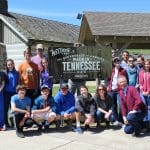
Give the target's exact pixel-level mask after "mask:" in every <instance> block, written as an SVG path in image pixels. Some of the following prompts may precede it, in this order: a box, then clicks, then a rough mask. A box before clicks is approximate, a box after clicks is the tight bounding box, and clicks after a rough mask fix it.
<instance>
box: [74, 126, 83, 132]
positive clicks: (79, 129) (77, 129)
mask: <svg viewBox="0 0 150 150" xmlns="http://www.w3.org/2000/svg"><path fill="white" fill-rule="evenodd" d="M74 131H75V132H76V133H79V134H82V133H83V130H82V129H81V127H77V128H76V129H74Z"/></svg>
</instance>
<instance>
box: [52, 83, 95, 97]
mask: <svg viewBox="0 0 150 150" xmlns="http://www.w3.org/2000/svg"><path fill="white" fill-rule="evenodd" d="M87 87H88V89H89V93H95V91H96V86H93V85H92V86H87ZM58 90H59V85H58V86H54V87H53V93H52V95H53V96H55V95H56V93H57V92H58Z"/></svg>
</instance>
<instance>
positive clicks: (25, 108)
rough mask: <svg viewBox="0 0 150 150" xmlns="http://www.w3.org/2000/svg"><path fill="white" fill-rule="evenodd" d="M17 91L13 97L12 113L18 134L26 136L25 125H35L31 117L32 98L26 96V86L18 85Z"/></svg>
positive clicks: (21, 136) (22, 136)
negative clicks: (24, 132)
mask: <svg viewBox="0 0 150 150" xmlns="http://www.w3.org/2000/svg"><path fill="white" fill-rule="evenodd" d="M16 91H17V93H18V94H16V95H14V96H12V97H11V113H12V115H13V117H14V124H15V126H16V134H17V136H18V137H20V138H24V134H23V127H24V126H27V127H29V126H32V125H33V120H32V119H31V118H30V108H31V99H30V98H29V97H27V96H25V94H26V87H25V86H23V85H18V86H17V87H16Z"/></svg>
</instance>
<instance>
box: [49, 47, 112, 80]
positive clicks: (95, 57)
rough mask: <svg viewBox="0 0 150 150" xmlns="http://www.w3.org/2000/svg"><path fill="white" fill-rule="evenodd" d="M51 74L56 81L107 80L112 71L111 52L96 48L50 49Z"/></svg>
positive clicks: (107, 49) (106, 49)
mask: <svg viewBox="0 0 150 150" xmlns="http://www.w3.org/2000/svg"><path fill="white" fill-rule="evenodd" d="M48 59H49V72H50V74H51V75H52V76H53V78H54V79H55V80H57V81H58V80H60V79H64V80H67V79H84V80H94V79H96V78H106V77H108V76H109V75H110V71H111V50H110V49H109V48H105V49H102V48H99V47H96V46H84V47H52V48H51V47H50V48H49V49H48Z"/></svg>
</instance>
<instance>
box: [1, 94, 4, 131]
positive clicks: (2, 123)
mask: <svg viewBox="0 0 150 150" xmlns="http://www.w3.org/2000/svg"><path fill="white" fill-rule="evenodd" d="M3 125H4V98H3V93H2V92H0V128H2V127H3Z"/></svg>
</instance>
